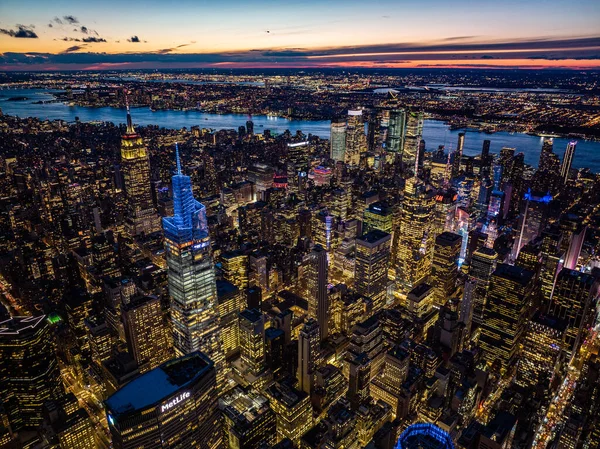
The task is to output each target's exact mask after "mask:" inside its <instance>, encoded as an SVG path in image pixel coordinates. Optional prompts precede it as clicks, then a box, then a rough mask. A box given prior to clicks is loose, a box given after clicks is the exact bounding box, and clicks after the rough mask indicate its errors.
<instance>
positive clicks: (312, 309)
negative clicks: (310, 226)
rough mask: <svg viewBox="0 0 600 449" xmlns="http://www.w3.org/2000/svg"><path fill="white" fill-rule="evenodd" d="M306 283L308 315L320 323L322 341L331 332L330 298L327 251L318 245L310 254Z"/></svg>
mask: <svg viewBox="0 0 600 449" xmlns="http://www.w3.org/2000/svg"><path fill="white" fill-rule="evenodd" d="M307 268H308V269H307V271H306V284H307V286H308V315H309V316H310V317H311V318H314V319H316V320H317V323H319V335H320V341H323V340H325V339H326V338H327V336H328V334H329V325H328V321H329V298H328V296H327V277H328V263H327V251H325V250H324V249H323V247H322V246H320V245H316V246H315V247H314V248H313V250H312V251H311V252H310V254H309V255H308V267H307Z"/></svg>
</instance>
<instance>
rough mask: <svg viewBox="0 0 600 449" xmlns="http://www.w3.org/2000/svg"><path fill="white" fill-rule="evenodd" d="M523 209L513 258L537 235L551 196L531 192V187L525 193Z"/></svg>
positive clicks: (544, 222) (545, 215) (543, 225)
mask: <svg viewBox="0 0 600 449" xmlns="http://www.w3.org/2000/svg"><path fill="white" fill-rule="evenodd" d="M524 199H525V209H524V211H523V212H522V214H521V217H520V220H519V221H520V232H519V238H518V239H517V241H516V242H515V243H514V246H513V259H514V260H516V259H517V257H518V256H519V251H520V250H521V248H523V247H524V246H525V245H527V244H528V243H529V242H531V241H532V240H533V239H535V238H536V237H537V236H538V235H540V233H541V231H542V229H544V227H545V225H546V217H547V211H548V204H549V203H550V201H552V196H550V195H541V194H535V193H532V192H531V189H529V190H528V192H527V193H526V194H525V198H524Z"/></svg>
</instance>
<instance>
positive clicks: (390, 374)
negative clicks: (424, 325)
mask: <svg viewBox="0 0 600 449" xmlns="http://www.w3.org/2000/svg"><path fill="white" fill-rule="evenodd" d="M409 364H410V354H409V353H408V352H407V351H405V350H404V349H401V348H400V347H399V346H395V347H393V348H392V349H390V350H389V351H388V352H387V353H386V354H385V361H384V364H383V371H382V373H381V376H377V377H376V378H375V379H373V381H372V382H371V389H370V392H371V396H372V397H373V399H375V400H376V401H384V402H385V403H387V404H389V405H391V406H392V414H393V415H394V417H396V416H398V415H399V408H400V407H401V400H400V398H401V396H402V384H403V383H404V381H405V380H406V377H407V376H408V366H409Z"/></svg>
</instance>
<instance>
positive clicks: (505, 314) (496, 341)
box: [479, 264, 533, 369]
mask: <svg viewBox="0 0 600 449" xmlns="http://www.w3.org/2000/svg"><path fill="white" fill-rule="evenodd" d="M532 291H533V273H532V272H531V271H527V270H524V269H522V268H520V267H517V266H512V265H506V264H499V265H498V266H497V267H496V271H494V273H493V274H492V279H491V281H490V287H489V291H488V297H487V304H486V306H485V310H484V311H483V323H482V325H481V336H480V338H479V345H480V346H481V348H482V349H483V351H484V352H483V357H484V358H485V360H486V361H487V362H489V363H492V364H493V363H500V364H501V367H502V368H504V369H506V368H508V367H509V366H511V365H512V363H513V362H515V356H516V355H517V350H518V348H519V344H520V342H521V337H522V335H523V330H524V328H525V324H526V319H527V308H528V307H529V306H530V301H531V293H532Z"/></svg>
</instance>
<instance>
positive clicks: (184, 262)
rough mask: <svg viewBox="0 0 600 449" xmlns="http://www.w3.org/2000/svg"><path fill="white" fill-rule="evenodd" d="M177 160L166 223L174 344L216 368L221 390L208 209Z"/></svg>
mask: <svg viewBox="0 0 600 449" xmlns="http://www.w3.org/2000/svg"><path fill="white" fill-rule="evenodd" d="M176 158H177V173H176V174H175V175H174V176H173V178H172V188H173V212H174V213H173V216H172V217H165V218H163V229H164V233H165V250H166V255H167V266H168V280H169V294H170V296H171V320H172V327H173V344H174V347H175V351H176V352H177V354H178V355H180V356H183V355H186V354H189V353H191V352H194V351H201V352H203V353H204V354H206V355H207V356H208V357H209V358H210V359H211V360H212V361H213V362H215V366H216V368H217V384H218V385H221V380H222V379H223V375H224V372H223V363H224V355H223V352H222V349H221V343H220V339H219V314H218V309H217V286H216V282H215V272H214V266H213V259H212V252H211V246H210V237H209V234H208V224H207V221H206V209H205V207H204V205H203V204H201V203H200V202H198V201H196V199H195V198H194V195H193V193H192V183H191V179H190V177H189V176H186V175H184V174H182V173H181V163H180V160H179V149H177V151H176Z"/></svg>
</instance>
